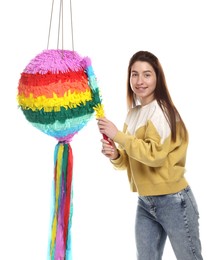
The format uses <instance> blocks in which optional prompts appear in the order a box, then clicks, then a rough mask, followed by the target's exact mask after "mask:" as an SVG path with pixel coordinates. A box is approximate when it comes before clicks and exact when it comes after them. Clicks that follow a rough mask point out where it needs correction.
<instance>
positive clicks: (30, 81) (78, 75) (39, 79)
mask: <svg viewBox="0 0 220 260" xmlns="http://www.w3.org/2000/svg"><path fill="white" fill-rule="evenodd" d="M84 79H87V75H86V73H85V71H84V70H81V71H76V72H75V71H70V72H66V73H61V72H59V73H57V74H53V73H51V72H47V73H46V74H40V73H36V74H29V73H24V72H23V73H21V78H20V83H21V84H24V85H27V86H44V85H49V84H51V83H57V82H59V81H61V82H65V81H69V82H73V81H81V80H84Z"/></svg>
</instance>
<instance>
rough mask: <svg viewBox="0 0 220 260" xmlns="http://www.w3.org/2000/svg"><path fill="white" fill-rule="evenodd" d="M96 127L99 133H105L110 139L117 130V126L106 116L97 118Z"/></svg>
mask: <svg viewBox="0 0 220 260" xmlns="http://www.w3.org/2000/svg"><path fill="white" fill-rule="evenodd" d="M98 127H99V131H100V133H101V134H104V135H106V136H107V137H109V138H110V139H112V140H113V138H114V137H115V135H116V134H117V132H118V129H117V127H116V126H115V125H114V124H113V123H112V122H111V121H109V120H108V119H107V118H100V119H99V120H98Z"/></svg>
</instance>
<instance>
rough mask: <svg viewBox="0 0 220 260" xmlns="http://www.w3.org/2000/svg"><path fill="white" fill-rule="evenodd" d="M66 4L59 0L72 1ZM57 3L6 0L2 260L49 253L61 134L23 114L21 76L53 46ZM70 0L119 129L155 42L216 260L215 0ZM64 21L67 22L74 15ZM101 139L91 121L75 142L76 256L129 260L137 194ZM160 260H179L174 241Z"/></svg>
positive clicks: (219, 20) (79, 37) (82, 44)
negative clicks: (132, 78) (138, 60)
mask: <svg viewBox="0 0 220 260" xmlns="http://www.w3.org/2000/svg"><path fill="white" fill-rule="evenodd" d="M57 2H58V0H57ZM55 3H56V1H55ZM68 3H69V1H67V0H66V1H64V4H65V6H67V9H68ZM51 4H52V1H49V0H47V1H45V0H35V1H31V0H20V1H15V0H14V1H2V2H1V4H0V5H1V8H0V12H1V14H0V19H1V20H0V27H1V28H0V29H1V41H0V46H1V48H0V51H1V53H0V62H1V82H2V83H1V95H0V99H1V102H0V120H1V127H0V131H1V155H0V158H1V159H0V160H1V165H0V167H1V169H0V200H1V201H0V206H1V211H0V240H1V243H0V259H4V260H15V259H16V260H17V259H19V260H20V259H22V260H30V259H31V260H43V259H46V255H47V246H48V237H49V216H50V199H51V183H52V178H53V152H54V147H55V145H56V140H55V139H53V138H51V137H49V136H46V135H44V134H43V133H41V132H40V131H39V130H37V129H35V128H34V127H33V126H32V125H31V124H30V123H29V122H28V121H26V119H25V117H24V116H23V114H22V112H21V110H19V109H18V108H17V101H16V94H17V86H18V80H19V78H20V73H21V72H22V71H23V70H24V68H25V66H26V65H27V64H28V63H29V61H30V60H31V59H32V58H34V57H35V56H36V55H37V54H39V53H40V52H41V51H43V50H44V49H46V48H47V37H48V30H49V20H50V12H51ZM72 4H73V26H74V27H73V28H74V30H73V31H74V46H75V50H76V51H77V52H78V53H79V54H80V55H82V56H89V57H90V58H91V59H92V62H93V68H94V71H95V74H96V76H97V78H98V82H99V87H100V89H101V91H102V95H103V103H104V106H105V111H106V116H107V117H108V118H109V119H111V120H112V121H113V122H115V124H116V125H117V126H118V128H120V129H121V128H122V126H123V122H124V118H125V116H126V100H125V96H126V91H125V88H126V87H125V85H126V73H127V65H128V61H129V58H130V57H131V55H132V54H133V53H134V52H136V51H139V50H148V51H151V52H153V53H154V54H155V55H156V56H158V58H159V59H160V61H161V63H162V66H163V68H164V71H165V74H166V78H167V83H168V86H169V90H170V93H171V96H172V98H173V100H174V103H175V105H176V106H177V108H178V110H179V112H180V113H181V115H182V117H183V119H184V121H185V123H186V125H187V127H188V130H189V133H190V145H189V151H188V158H187V173H186V178H187V179H188V181H189V183H190V185H191V187H192V189H193V192H194V194H195V196H196V199H197V202H198V206H199V210H200V232H201V241H202V247H203V256H204V259H205V260H213V259H214V260H216V259H219V232H220V224H219V219H220V216H219V161H220V160H219V151H218V150H219V145H220V142H219V133H220V129H219V122H218V120H219V96H218V94H219V86H220V85H219V84H220V77H219V75H220V74H219V59H220V51H219V46H220V40H219V25H220V16H219V8H218V1H217V0H216V1H214V0H209V1H208V0H206V1H205V0H197V1H196V0H185V1H177V0H167V1H166V0H154V1H147V0H136V1H131V0H127V1H120V0H117V1H116V0H112V1H101V0H93V1H91V0H84V1H81V0H80V1H79V0H75V1H72ZM57 6H58V3H57V4H56V7H55V11H56V10H57V8H58V7H57ZM55 13H56V12H55ZM65 18H67V21H65V23H66V26H65V28H68V25H69V24H70V20H68V19H69V13H67V14H66V15H65ZM57 21H58V17H55V18H54V24H53V28H55V29H53V30H52V36H51V41H50V46H49V47H50V48H56V46H57V45H56V42H57V40H56V36H54V35H55V34H56V32H57V28H58V25H57ZM69 36H70V30H66V31H65V34H64V48H66V49H71V41H70V37H69ZM100 139H101V136H100V134H99V132H98V128H97V125H96V120H95V119H93V120H91V121H90V122H89V123H88V125H87V126H86V127H85V128H84V129H82V130H81V131H80V132H79V133H78V134H77V135H76V136H75V137H74V139H73V141H72V142H71V146H72V149H73V155H74V170H73V174H74V179H73V189H74V204H73V205H74V215H73V226H72V230H71V232H72V238H73V256H74V259H75V260H85V259H96V260H103V259H104V260H112V259H114V260H125V259H126V260H134V259H135V244H134V217H135V209H136V200H137V194H133V193H131V192H130V190H129V185H128V181H127V177H126V172H116V171H115V170H113V168H112V167H111V165H110V163H109V162H108V160H107V159H106V158H104V157H103V156H102V154H101V153H100V150H101V142H100ZM164 259H165V260H174V259H175V257H174V255H173V252H172V249H171V247H170V244H169V241H167V244H166V248H165V252H164Z"/></svg>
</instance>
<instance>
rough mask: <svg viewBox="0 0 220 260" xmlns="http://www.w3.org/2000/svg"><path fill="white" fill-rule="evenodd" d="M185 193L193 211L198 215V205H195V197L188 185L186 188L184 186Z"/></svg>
mask: <svg viewBox="0 0 220 260" xmlns="http://www.w3.org/2000/svg"><path fill="white" fill-rule="evenodd" d="M185 193H186V195H187V197H188V198H189V201H190V203H191V205H192V207H193V209H194V210H195V213H196V214H197V216H198V217H199V210H198V205H197V202H196V199H195V197H194V194H193V192H192V190H191V188H190V187H189V186H188V187H187V188H185Z"/></svg>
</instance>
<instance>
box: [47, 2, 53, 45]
mask: <svg viewBox="0 0 220 260" xmlns="http://www.w3.org/2000/svg"><path fill="white" fill-rule="evenodd" d="M53 6H54V0H53V1H52V7H51V13H50V25H49V32H48V38H47V49H48V48H49V42H50V32H51V25H52V17H53Z"/></svg>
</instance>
